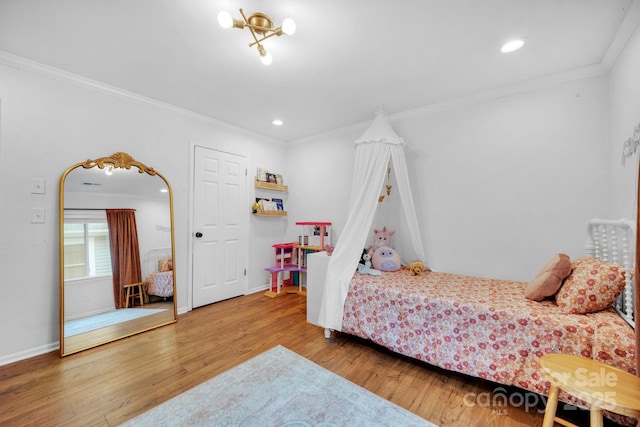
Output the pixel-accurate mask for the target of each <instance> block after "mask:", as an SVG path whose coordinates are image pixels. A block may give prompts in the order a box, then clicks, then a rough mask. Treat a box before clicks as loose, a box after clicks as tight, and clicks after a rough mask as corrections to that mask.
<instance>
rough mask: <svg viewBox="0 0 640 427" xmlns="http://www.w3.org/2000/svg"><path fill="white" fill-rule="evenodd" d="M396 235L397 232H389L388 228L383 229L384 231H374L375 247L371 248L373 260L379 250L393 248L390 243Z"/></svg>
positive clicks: (370, 253) (370, 252)
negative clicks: (384, 247)
mask: <svg viewBox="0 0 640 427" xmlns="http://www.w3.org/2000/svg"><path fill="white" fill-rule="evenodd" d="M394 233H395V230H387V227H386V226H384V227H382V230H376V229H375V228H374V229H373V246H371V247H370V248H369V255H371V258H373V254H374V253H375V252H376V250H377V249H378V248H381V247H383V246H388V247H392V246H391V244H390V242H391V236H393V235H394Z"/></svg>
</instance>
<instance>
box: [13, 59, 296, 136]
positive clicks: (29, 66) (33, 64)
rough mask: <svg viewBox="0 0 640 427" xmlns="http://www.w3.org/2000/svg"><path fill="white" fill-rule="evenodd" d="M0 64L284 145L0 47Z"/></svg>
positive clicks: (246, 130)
mask: <svg viewBox="0 0 640 427" xmlns="http://www.w3.org/2000/svg"><path fill="white" fill-rule="evenodd" d="M0 64H1V65H5V66H7V67H10V68H14V69H16V70H18V71H27V72H30V73H33V74H38V75H41V76H45V77H48V78H53V79H56V80H60V81H63V82H65V83H70V84H73V85H76V86H80V87H83V88H85V89H89V90H93V91H96V92H100V93H103V94H106V95H111V96H115V97H118V98H121V99H125V100H128V101H132V102H136V103H138V104H143V105H147V106H150V107H154V108H157V109H160V110H164V111H169V112H172V113H176V114H180V115H182V116H185V117H188V118H191V119H194V120H198V121H201V122H205V123H208V124H213V125H216V126H220V127H222V128H225V129H227V130H231V131H234V132H238V133H241V134H244V135H247V136H250V137H259V138H260V139H262V140H266V141H267V142H270V143H272V144H275V145H278V146H283V147H284V146H285V145H286V144H285V143H284V142H283V141H281V140H279V139H276V138H273V137H270V136H267V135H262V134H259V133H256V132H252V131H250V130H248V129H245V128H242V127H240V126H236V125H233V124H231V123H227V122H224V121H221V120H218V119H214V118H212V117H210V116H207V115H204V114H200V113H195V112H193V111H190V110H187V109H184V108H180V107H176V106H175V105H172V104H169V103H166V102H162V101H158V100H156V99H153V98H149V97H146V96H143V95H140V94H138V93H135V92H130V91H128V90H125V89H121V88H118V87H115V86H111V85H108V84H106V83H102V82H99V81H97V80H92V79H89V78H86V77H82V76H80V75H77V74H73V73H70V72H68V71H64V70H61V69H59V68H55V67H52V66H50V65H46V64H42V63H40V62H37V61H33V60H31V59H27V58H24V57H22V56H18V55H14V54H12V53H9V52H6V51H3V50H0Z"/></svg>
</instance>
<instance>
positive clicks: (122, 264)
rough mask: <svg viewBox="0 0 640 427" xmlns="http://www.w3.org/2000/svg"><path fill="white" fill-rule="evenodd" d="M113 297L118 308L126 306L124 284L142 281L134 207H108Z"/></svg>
mask: <svg viewBox="0 0 640 427" xmlns="http://www.w3.org/2000/svg"><path fill="white" fill-rule="evenodd" d="M106 212H107V225H108V227H109V246H110V248H111V271H112V276H113V298H114V300H115V304H116V309H118V308H123V307H124V306H125V291H124V285H127V284H131V283H138V282H141V281H142V270H141V268H140V248H139V246H138V228H137V226H136V212H135V210H134V209H107V210H106Z"/></svg>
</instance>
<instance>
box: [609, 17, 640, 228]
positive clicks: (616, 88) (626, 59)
mask: <svg viewBox="0 0 640 427" xmlns="http://www.w3.org/2000/svg"><path fill="white" fill-rule="evenodd" d="M638 76H640V27H638V28H636V30H635V32H634V34H633V36H632V37H631V38H630V39H629V41H628V42H627V44H626V46H625V48H624V50H623V51H622V54H621V55H620V56H619V57H618V59H617V61H616V62H615V63H614V64H613V67H612V69H611V71H610V73H609V80H610V84H609V105H610V133H609V140H610V144H611V150H612V157H611V169H612V175H613V185H612V188H611V194H612V200H611V204H610V206H609V215H610V216H611V217H612V218H632V219H633V218H635V216H636V185H637V180H638V155H639V154H640V152H636V154H635V155H634V156H632V157H630V158H628V159H626V161H625V166H624V167H623V166H622V161H621V159H622V145H623V143H624V141H626V140H627V139H629V138H631V137H632V135H633V132H634V129H635V128H636V127H637V126H640V78H638Z"/></svg>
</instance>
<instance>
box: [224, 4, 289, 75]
mask: <svg viewBox="0 0 640 427" xmlns="http://www.w3.org/2000/svg"><path fill="white" fill-rule="evenodd" d="M240 15H242V19H235V18H233V17H232V16H231V14H230V13H229V12H227V11H226V10H223V11H221V12H219V13H218V24H220V26H221V27H222V28H231V27H233V28H239V29H243V28H248V29H249V31H251V36H252V37H253V41H252V42H251V43H249V47H253V46H256V47H257V48H258V53H260V59H261V60H262V63H263V64H264V65H269V64H271V61H272V57H271V54H270V53H269V52H267V51H266V49H265V48H264V46H263V45H262V42H263V41H265V40H266V39H268V38H270V37H273V36H278V37H280V36H281V35H283V34H287V35H292V34H293V33H295V32H296V23H295V21H294V20H293V19H291V18H287V19H285V20H284V21H282V25H281V26H279V27H277V28H275V27H274V26H273V21H272V20H271V18H269V17H268V16H267V15H265V14H264V13H260V12H256V13H254V14H252V15H249V17H248V18H247V16H246V15H245V14H244V11H243V10H242V9H240Z"/></svg>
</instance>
